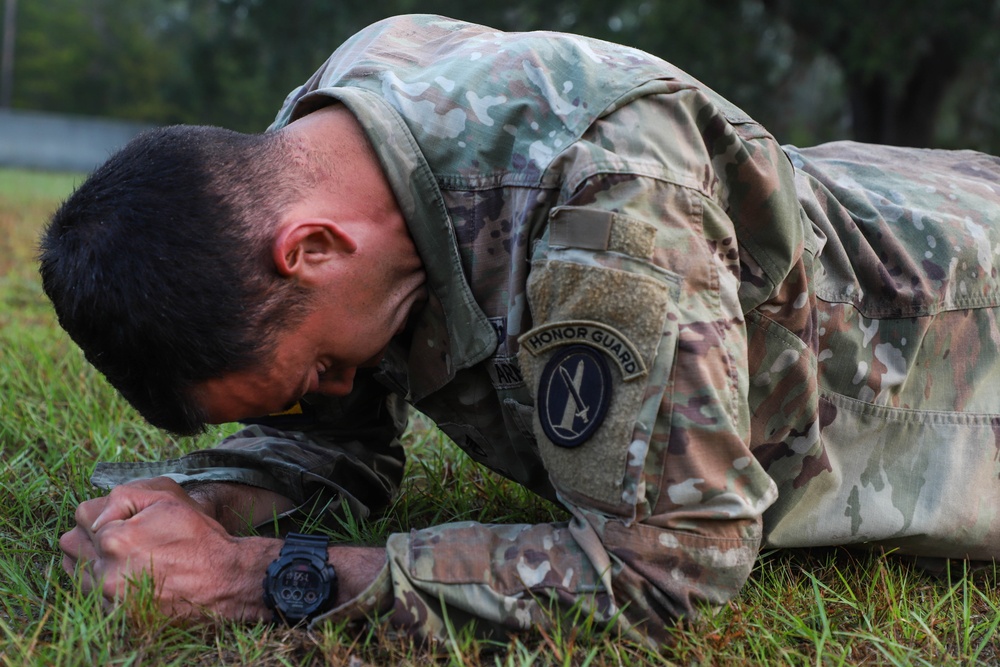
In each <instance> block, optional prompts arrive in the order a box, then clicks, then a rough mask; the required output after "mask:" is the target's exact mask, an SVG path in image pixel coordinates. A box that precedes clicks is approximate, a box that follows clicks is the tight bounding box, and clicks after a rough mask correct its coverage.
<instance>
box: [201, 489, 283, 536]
mask: <svg viewBox="0 0 1000 667" xmlns="http://www.w3.org/2000/svg"><path fill="white" fill-rule="evenodd" d="M184 490H185V491H186V492H187V493H188V495H190V496H191V498H193V499H194V500H195V501H196V502H198V504H199V505H201V506H202V507H203V508H205V511H206V512H207V513H208V514H209V516H211V517H212V518H214V519H215V520H216V521H218V522H219V523H221V524H222V526H223V527H224V528H225V529H226V531H227V532H229V533H230V534H231V535H243V534H247V533H249V532H250V529H251V528H253V527H254V526H258V525H260V524H262V523H264V522H266V521H268V520H269V519H272V518H273V517H275V516H277V515H279V514H282V513H284V512H287V511H288V510H290V509H292V508H293V507H294V503H293V502H292V501H291V500H289V499H288V498H286V497H285V496H282V495H281V494H278V493H275V492H274V491H269V490H267V489H261V488H258V487H255V486H248V485H246V484H236V483H231V482H204V483H200V484H190V485H188V486H186V487H185V488H184Z"/></svg>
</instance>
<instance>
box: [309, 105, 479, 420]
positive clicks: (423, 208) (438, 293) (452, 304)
mask: <svg viewBox="0 0 1000 667" xmlns="http://www.w3.org/2000/svg"><path fill="white" fill-rule="evenodd" d="M330 99H333V100H336V101H338V102H341V103H342V104H344V106H346V107H347V108H348V109H350V111H351V112H352V113H353V114H354V115H355V116H356V117H357V119H358V122H359V123H360V124H361V126H362V128H364V131H365V133H366V134H367V135H368V139H369V141H370V142H371V144H372V146H373V147H374V149H375V152H376V153H377V155H378V158H379V162H381V164H382V169H383V171H384V172H385V174H386V177H387V178H388V180H389V184H390V186H391V187H392V190H393V193H394V194H395V195H396V201H397V202H398V203H399V206H400V209H401V210H402V212H403V217H404V218H405V220H406V224H407V227H408V228H409V230H410V234H411V236H412V237H413V242H414V244H415V245H416V248H417V253H418V254H419V255H420V259H421V261H422V262H423V265H424V271H425V272H426V274H427V286H428V291H429V298H428V302H427V304H426V305H425V306H424V308H423V309H422V310H421V312H420V313H419V314H418V320H417V322H416V323H415V325H414V328H413V335H412V338H411V344H410V350H409V354H408V355H406V362H405V365H406V369H407V370H406V375H407V376H408V381H409V386H408V388H407V396H406V398H407V400H409V401H411V402H417V401H419V400H421V399H422V398H424V397H425V396H427V395H429V394H431V393H433V392H435V391H437V390H438V389H440V388H441V387H443V386H444V385H445V384H447V383H448V382H450V381H451V380H452V379H453V378H454V377H455V373H456V372H457V371H458V370H461V369H463V368H468V367H470V366H473V365H474V364H476V363H479V362H480V361H482V360H483V359H485V358H486V357H488V356H489V355H490V354H492V353H493V351H494V350H495V349H496V346H497V338H496V333H495V332H494V330H493V327H492V326H491V325H490V323H489V320H488V319H487V318H486V315H485V314H484V313H483V311H482V309H480V307H479V304H477V303H476V300H475V299H474V298H473V296H472V290H471V289H470V288H469V284H468V283H467V282H466V280H465V272H464V270H463V269H462V264H461V260H460V258H459V254H458V246H457V245H456V242H455V233H454V229H453V227H452V224H451V219H450V218H449V216H448V211H447V208H446V206H445V203H444V198H443V197H442V196H441V191H440V190H439V189H438V186H437V179H436V178H435V177H434V174H433V172H432V171H431V168H430V165H428V164H427V161H426V160H425V158H424V155H423V153H422V152H421V150H420V147H419V145H418V144H417V141H416V139H415V138H414V137H413V134H412V133H411V132H410V128H409V127H407V125H406V123H405V122H404V121H403V119H402V118H400V116H399V115H398V114H397V113H396V110H395V109H393V108H392V107H391V106H389V104H387V103H386V102H385V101H384V100H383V99H382V98H381V97H379V96H378V95H376V94H375V93H372V92H370V91H368V90H365V89H361V88H321V89H319V90H316V91H313V92H311V93H309V94H307V95H305V96H303V97H302V98H301V99H300V100H298V102H297V103H296V105H295V108H294V109H292V112H291V115H290V117H289V120H293V119H294V118H298V117H301V116H303V115H305V114H307V113H308V112H309V111H313V110H315V109H317V108H319V107H321V106H325V104H329V100H330Z"/></svg>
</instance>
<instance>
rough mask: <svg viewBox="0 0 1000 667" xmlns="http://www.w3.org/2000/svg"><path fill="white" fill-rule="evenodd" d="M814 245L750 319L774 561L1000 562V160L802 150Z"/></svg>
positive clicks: (756, 447)
mask: <svg viewBox="0 0 1000 667" xmlns="http://www.w3.org/2000/svg"><path fill="white" fill-rule="evenodd" d="M788 152H789V154H790V156H791V157H792V161H793V163H795V165H796V167H797V171H798V176H797V178H798V179H800V181H810V182H809V183H808V184H805V183H800V184H799V187H797V190H798V191H799V192H800V193H802V192H805V193H808V195H800V196H802V203H803V207H804V210H805V211H806V213H807V215H808V217H809V218H810V220H811V222H812V227H813V230H814V233H815V244H814V247H813V248H812V249H811V251H810V252H809V253H807V256H806V257H805V258H804V259H803V261H802V263H801V266H800V267H799V268H800V272H799V274H798V275H796V274H794V272H793V275H791V276H790V277H789V281H788V284H787V285H785V286H783V287H782V293H780V294H778V295H777V297H776V298H775V299H774V300H772V301H771V302H769V303H767V304H764V305H763V306H761V307H760V308H758V309H757V310H755V311H754V312H752V313H750V314H749V315H748V319H747V323H748V329H749V336H750V342H749V345H750V358H751V359H753V360H754V362H753V364H752V368H751V369H750V381H751V387H752V388H751V410H752V412H753V415H754V417H753V422H752V424H753V425H752V432H753V437H752V447H753V451H754V453H755V455H756V456H757V457H758V459H759V460H760V461H762V463H763V464H764V465H765V468H766V469H767V470H768V473H769V474H770V475H771V476H772V478H773V479H774V480H775V481H776V482H777V484H778V487H779V499H778V501H777V502H776V503H775V504H774V505H773V506H772V507H771V508H770V509H769V510H768V512H767V513H766V514H765V544H766V545H769V546H773V547H801V546H815V545H837V544H851V545H865V546H869V547H878V548H887V549H895V550H898V551H899V552H900V553H909V554H917V555H922V556H940V557H953V558H971V559H991V558H995V557H997V556H998V555H1000V279H998V270H1000V160H997V159H996V158H991V157H988V156H984V155H981V154H977V153H972V152H968V151H961V152H944V151H924V150H912V149H895V148H884V147H873V146H865V145H859V144H833V145H827V146H821V147H817V148H814V149H805V150H796V149H788Z"/></svg>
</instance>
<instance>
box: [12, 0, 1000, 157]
mask: <svg viewBox="0 0 1000 667" xmlns="http://www.w3.org/2000/svg"><path fill="white" fill-rule="evenodd" d="M0 2H3V9H4V12H3V31H2V37H3V41H2V46H3V48H2V62H0V113H6V114H7V115H6V116H0V124H2V123H3V122H4V120H3V119H4V118H7V119H11V118H18V119H21V120H23V119H24V117H25V114H26V113H27V112H29V111H31V112H34V111H44V112H57V113H60V114H73V115H86V116H94V117H102V118H113V119H118V120H124V121H132V122H136V123H139V124H162V123H178V122H181V123H203V124H217V125H224V126H227V127H231V128H233V129H238V130H244V131H258V130H262V129H263V128H265V127H266V126H267V125H268V124H269V122H270V120H271V118H272V117H273V116H274V114H275V112H276V111H277V109H278V107H279V106H280V105H281V102H282V100H283V99H284V97H285V95H286V93H287V92H288V91H289V90H290V89H291V88H293V87H294V86H296V85H298V84H299V83H302V82H303V81H304V80H305V79H306V78H307V77H308V76H309V75H310V74H311V73H312V71H313V70H314V69H315V68H316V67H317V66H319V64H320V63H322V62H323V60H325V59H326V57H327V56H328V55H329V54H330V53H331V52H332V51H333V50H334V49H335V48H336V46H337V45H338V44H339V43H340V42H341V41H342V40H343V39H345V38H346V37H348V36H349V35H351V34H352V33H354V32H356V31H357V30H359V29H360V28H362V27H364V26H365V25H367V24H369V23H372V22H374V21H377V20H379V19H381V18H384V17H386V16H390V15H393V14H400V13H410V12H428V13H439V14H444V15H448V16H453V17H456V18H461V19H466V20H469V21H473V22H477V23H484V24H487V25H491V26H493V27H496V28H500V29H504V30H538V29H550V30H563V31H569V32H575V33H580V34H584V35H591V36H594V37H599V38H602V39H607V40H611V41H615V42H620V43H623V44H629V45H632V46H636V47H639V48H641V49H644V50H646V51H649V52H651V53H654V54H656V55H658V56H661V57H663V58H665V59H667V60H669V61H671V62H673V63H674V64H676V65H678V66H679V67H681V68H682V69H685V70H687V71H688V72H690V73H692V74H693V75H694V76H696V77H698V78H699V79H701V80H702V81H703V82H705V83H706V84H708V85H709V86H711V87H712V88H714V89H716V90H717V91H718V92H720V93H721V94H722V95H724V96H725V97H727V98H729V99H730V100H731V101H733V102H734V103H736V104H737V105H738V106H741V107H742V108H743V109H744V110H746V111H747V112H748V113H750V115H752V116H754V117H755V118H756V119H757V120H759V121H760V122H762V123H763V124H764V125H765V126H766V127H767V128H768V129H770V130H771V132H772V133H773V134H774V135H775V136H776V137H777V138H778V139H779V141H781V142H782V143H792V144H797V145H809V144H815V143H820V142H823V141H829V140H833V139H843V138H853V139H857V140H861V141H871V142H880V143H891V144H903V145H912V146H928V147H946V148H975V149H978V150H983V151H987V152H992V153H1000V85H998V84H1000V30H998V27H1000V1H998V0H826V1H825V2H809V1H805V0H613V1H609V0H479V1H478V2H468V0H420V1H419V2H417V1H416V0H0ZM9 122H12V121H9ZM124 127H125V129H126V130H128V129H129V126H127V125H126V126H124ZM3 141H4V139H3V137H2V136H0V143H2V142H3ZM9 142H10V141H8V143H9Z"/></svg>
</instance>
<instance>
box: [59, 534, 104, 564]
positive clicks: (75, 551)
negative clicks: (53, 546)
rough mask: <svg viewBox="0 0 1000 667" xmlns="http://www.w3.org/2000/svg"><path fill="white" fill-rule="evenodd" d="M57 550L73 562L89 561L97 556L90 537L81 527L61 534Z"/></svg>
mask: <svg viewBox="0 0 1000 667" xmlns="http://www.w3.org/2000/svg"><path fill="white" fill-rule="evenodd" d="M59 548H60V549H62V551H63V553H65V554H66V555H67V556H69V557H70V558H73V559H74V560H90V559H93V558H94V557H95V556H96V555H97V551H96V550H95V548H94V543H93V541H92V540H91V537H90V535H88V534H87V532H86V531H85V530H84V528H83V527H82V526H77V527H76V528H74V529H73V530H71V531H69V532H67V533H63V535H62V537H60V538H59Z"/></svg>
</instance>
